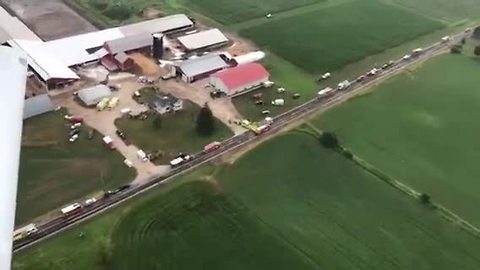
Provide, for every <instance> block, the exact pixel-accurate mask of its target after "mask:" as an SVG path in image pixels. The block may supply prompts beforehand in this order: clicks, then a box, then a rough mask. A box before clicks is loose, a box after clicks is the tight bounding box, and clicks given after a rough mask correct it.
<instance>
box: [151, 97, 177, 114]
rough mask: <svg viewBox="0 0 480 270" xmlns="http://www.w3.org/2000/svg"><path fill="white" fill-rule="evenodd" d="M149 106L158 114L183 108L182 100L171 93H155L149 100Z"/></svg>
mask: <svg viewBox="0 0 480 270" xmlns="http://www.w3.org/2000/svg"><path fill="white" fill-rule="evenodd" d="M150 107H151V108H152V109H153V110H155V111H156V112H157V113H159V114H164V113H169V112H177V111H180V110H182V109H183V100H181V99H178V98H176V97H174V96H173V95H171V94H167V95H156V96H155V97H154V98H153V99H152V100H151V103H150Z"/></svg>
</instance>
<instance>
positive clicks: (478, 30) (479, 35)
mask: <svg viewBox="0 0 480 270" xmlns="http://www.w3.org/2000/svg"><path fill="white" fill-rule="evenodd" d="M472 37H473V38H476V39H480V26H477V27H475V29H473V34H472Z"/></svg>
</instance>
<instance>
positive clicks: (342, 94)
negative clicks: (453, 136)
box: [14, 33, 468, 252]
mask: <svg viewBox="0 0 480 270" xmlns="http://www.w3.org/2000/svg"><path fill="white" fill-rule="evenodd" d="M467 35H468V34H465V33H460V34H458V35H456V36H454V37H453V40H452V41H450V42H447V43H442V42H438V43H435V44H433V45H431V46H430V47H427V48H424V51H423V52H422V53H421V54H420V55H418V56H416V57H413V58H411V59H410V60H403V59H400V60H398V61H396V62H395V63H394V64H393V65H392V66H391V67H390V68H389V69H387V70H383V71H380V72H379V73H377V74H376V75H375V76H372V77H367V78H366V79H365V80H364V81H362V82H353V83H352V84H351V85H350V87H349V88H347V89H346V90H343V91H337V92H336V93H335V94H334V95H333V96H330V97H328V98H322V97H315V98H313V99H311V100H310V101H308V102H306V103H304V104H302V105H300V106H298V107H295V108H293V109H291V110H289V111H287V112H285V113H283V114H281V115H279V116H277V117H275V118H274V120H273V123H272V129H271V130H270V131H269V132H268V133H267V134H264V135H259V136H256V135H255V134H253V133H252V132H245V133H243V134H240V135H237V136H234V137H232V138H229V139H227V140H225V141H223V142H222V145H221V146H220V148H218V149H217V150H216V151H214V152H211V153H199V154H197V155H195V156H196V157H195V159H193V160H192V161H190V162H189V163H186V164H183V165H181V166H179V167H177V168H174V169H173V170H171V172H170V173H169V175H167V176H163V177H156V178H155V177H152V179H151V181H148V182H146V183H144V184H141V185H136V186H131V187H130V188H129V189H126V190H124V191H122V192H119V193H117V194H114V195H112V196H110V197H106V198H103V199H101V200H99V201H98V202H97V203H96V204H94V205H92V206H89V207H87V208H84V209H83V211H82V212H81V213H79V214H77V215H75V216H70V217H58V218H55V219H53V220H51V221H49V222H48V223H46V224H43V225H41V226H39V231H38V232H37V233H36V234H34V235H31V236H30V237H29V238H27V239H23V240H21V241H18V242H15V243H14V251H15V252H16V251H19V250H22V249H24V248H27V247H29V246H32V245H34V244H36V243H38V242H40V241H42V240H44V239H46V238H47V237H51V236H53V235H55V234H57V233H59V232H61V231H63V230H65V229H67V228H69V227H71V226H72V225H74V224H77V223H79V222H82V221H85V220H86V219H88V218H92V217H94V216H95V215H98V214H100V213H102V212H104V211H106V210H108V209H110V208H112V207H115V206H117V205H118V204H120V203H122V202H125V201H126V200H128V199H131V198H133V197H135V196H138V195H140V194H141V193H143V192H145V191H147V190H149V189H151V188H153V187H156V186H158V185H165V184H166V183H168V182H170V181H172V180H173V179H175V177H176V176H178V175H180V174H182V173H185V172H187V171H189V170H191V169H193V168H195V167H198V166H200V165H202V164H204V163H206V162H208V161H211V160H213V159H215V158H218V157H219V156H221V155H223V154H225V153H227V152H231V151H233V150H235V149H237V148H239V147H242V146H243V145H245V144H248V143H250V142H252V141H254V140H257V139H258V138H259V137H262V136H268V134H272V133H275V132H278V131H279V130H281V129H282V128H284V127H286V126H287V125H289V124H292V123H293V122H295V121H298V120H301V119H304V117H305V116H307V115H311V114H313V113H315V112H317V111H319V110H325V109H327V108H329V107H332V106H334V105H336V104H338V103H340V102H342V101H345V100H347V99H349V98H351V97H352V96H354V95H356V94H358V93H359V92H361V91H362V90H366V89H367V88H368V87H369V86H371V85H372V84H374V83H378V82H380V81H382V80H384V79H386V78H388V77H389V76H391V75H392V74H395V73H398V72H399V71H401V70H403V69H405V68H407V67H409V66H411V65H412V64H414V63H417V62H420V61H424V60H427V59H429V58H431V57H434V56H436V55H437V54H439V53H442V52H444V51H445V50H447V49H448V48H449V45H450V44H452V43H453V42H457V41H458V40H460V39H461V38H463V37H466V36H467Z"/></svg>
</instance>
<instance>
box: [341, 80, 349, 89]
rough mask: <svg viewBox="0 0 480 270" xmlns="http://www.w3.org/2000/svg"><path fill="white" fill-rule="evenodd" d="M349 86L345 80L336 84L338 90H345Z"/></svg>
mask: <svg viewBox="0 0 480 270" xmlns="http://www.w3.org/2000/svg"><path fill="white" fill-rule="evenodd" d="M349 86H350V82H349V81H347V80H345V81H343V82H341V83H339V84H338V90H344V89H347V88H348V87H349Z"/></svg>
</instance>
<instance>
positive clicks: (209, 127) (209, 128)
mask: <svg viewBox="0 0 480 270" xmlns="http://www.w3.org/2000/svg"><path fill="white" fill-rule="evenodd" d="M196 124H197V127H196V129H197V132H198V134H200V135H202V136H210V135H212V134H213V132H214V131H215V119H214V118H213V114H212V111H211V110H210V108H209V107H208V105H207V104H205V106H203V107H202V109H200V112H199V113H198V116H197V122H196Z"/></svg>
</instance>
